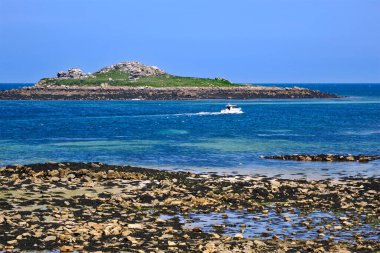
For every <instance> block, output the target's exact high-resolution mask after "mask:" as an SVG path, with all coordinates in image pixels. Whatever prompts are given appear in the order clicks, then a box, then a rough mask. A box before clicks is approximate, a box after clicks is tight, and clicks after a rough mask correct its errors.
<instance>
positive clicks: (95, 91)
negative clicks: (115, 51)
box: [0, 85, 338, 100]
mask: <svg viewBox="0 0 380 253" xmlns="http://www.w3.org/2000/svg"><path fill="white" fill-rule="evenodd" d="M257 98H279V99H282V98H338V96H336V95H334V94H329V93H325V92H321V91H318V90H310V89H304V88H298V87H293V88H279V87H267V86H248V85H247V86H238V87H199V88H198V87H191V88H190V87H167V88H153V87H107V88H102V87H79V86H74V87H72V86H51V87H28V88H24V89H17V90H16V89H15V90H6V91H0V99H2V100H128V99H141V100H194V99H257Z"/></svg>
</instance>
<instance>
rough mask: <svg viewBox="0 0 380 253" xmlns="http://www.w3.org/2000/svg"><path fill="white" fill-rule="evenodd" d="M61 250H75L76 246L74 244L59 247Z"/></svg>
mask: <svg viewBox="0 0 380 253" xmlns="http://www.w3.org/2000/svg"><path fill="white" fill-rule="evenodd" d="M59 250H60V251H61V252H72V251H74V247H73V246H68V245H65V246H61V247H59Z"/></svg>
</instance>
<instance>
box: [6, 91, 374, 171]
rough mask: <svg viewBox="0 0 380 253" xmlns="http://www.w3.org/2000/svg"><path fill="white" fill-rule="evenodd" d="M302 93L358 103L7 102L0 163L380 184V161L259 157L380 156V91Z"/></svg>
mask: <svg viewBox="0 0 380 253" xmlns="http://www.w3.org/2000/svg"><path fill="white" fill-rule="evenodd" d="M0 86H2V85H1V84H0ZM287 86H290V85H287ZM298 86H306V87H311V88H317V89H320V90H324V91H329V92H333V93H337V94H338V95H349V96H351V97H346V98H341V99H305V100H249V101H233V102H234V103H236V104H238V105H239V106H241V107H242V109H243V111H244V112H245V113H244V114H240V115H225V114H220V113H219V112H220V110H221V109H222V108H223V107H224V105H225V104H226V103H227V102H230V101H226V100H217V101H210V100H208V101H0V164H1V165H6V164H15V163H33V162H46V161H51V160H53V161H100V162H106V163H114V164H131V165H139V166H146V167H153V168H164V169H174V170H191V171H197V172H218V173H229V174H230V173H235V174H250V175H255V174H260V175H267V176H279V177H307V178H326V177H342V176H358V175H359V176H360V175H364V176H379V168H380V162H379V161H377V162H370V163H368V164H359V163H317V162H293V161H273V160H264V159H260V158H259V156H260V155H275V154H292V153H342V154H344V153H352V154H372V155H378V154H380V147H379V145H378V144H379V143H380V85H373V84H372V85H369V84H361V85H359V84H347V85H319V86H318V85H301V84H299V85H298Z"/></svg>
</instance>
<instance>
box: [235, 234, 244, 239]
mask: <svg viewBox="0 0 380 253" xmlns="http://www.w3.org/2000/svg"><path fill="white" fill-rule="evenodd" d="M234 237H235V238H237V239H243V238H244V236H243V235H242V234H236V235H235V236H234Z"/></svg>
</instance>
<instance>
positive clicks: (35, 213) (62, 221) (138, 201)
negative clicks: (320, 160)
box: [0, 162, 380, 252]
mask: <svg viewBox="0 0 380 253" xmlns="http://www.w3.org/2000/svg"><path fill="white" fill-rule="evenodd" d="M379 190H380V179H378V178H343V179H339V180H338V179H324V180H306V179H280V178H268V177H259V176H255V177H254V176H239V175H235V176H222V175H215V174H195V173H190V172H169V171H163V170H154V169H145V168H138V167H131V166H113V165H106V164H103V163H69V162H63V163H54V162H49V163H44V164H31V165H14V166H6V167H1V168H0V231H1V233H0V251H8V252H12V251H14V250H21V251H40V250H52V251H53V250H60V251H61V252H72V251H79V252H82V251H85V252H95V251H97V252H120V251H128V252H305V251H307V252H326V251H329V252H376V251H379V250H380V242H379V214H380V208H379V207H380V198H379V192H380V191H379ZM235 213H240V214H242V215H244V216H245V217H246V218H247V217H248V218H249V219H250V220H251V222H246V223H242V222H240V221H238V220H235V223H234V220H233V219H232V220H231V219H229V218H231V217H232V215H234V214H235ZM311 213H329V217H330V218H326V217H322V218H321V217H319V218H318V216H312V215H310V214H311ZM196 215H198V216H200V215H201V216H206V217H209V220H212V219H213V216H216V215H218V216H219V218H220V219H216V220H217V223H215V222H213V223H212V224H210V226H208V228H206V227H203V226H196V223H195V225H194V224H193V225H191V224H190V225H189V224H186V222H184V217H185V219H186V217H194V216H196ZM272 215H274V216H276V217H280V218H281V221H278V219H272V218H271V217H272ZM265 217H269V218H268V219H267V221H266V222H267V223H265V227H264V230H263V231H262V232H261V233H260V234H249V235H248V234H247V231H249V230H250V229H251V227H252V226H255V224H259V223H260V222H262V221H263V220H264V219H266V218H265ZM227 220H228V221H229V222H226V221H227ZM276 222H283V223H286V224H287V226H286V228H285V227H282V228H281V227H280V226H275V225H276V224H274V223H276ZM229 227H233V228H234V231H235V232H234V233H233V234H231V233H230V232H228V231H229ZM295 227H297V228H299V229H298V230H293V229H292V228H295ZM361 228H365V229H361ZM302 234H309V237H308V239H299V236H298V235H302Z"/></svg>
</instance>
